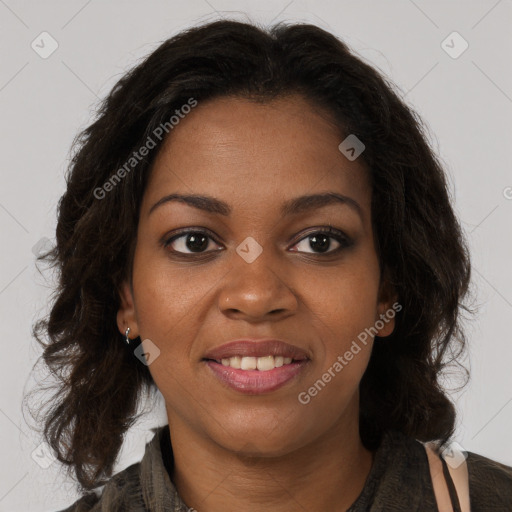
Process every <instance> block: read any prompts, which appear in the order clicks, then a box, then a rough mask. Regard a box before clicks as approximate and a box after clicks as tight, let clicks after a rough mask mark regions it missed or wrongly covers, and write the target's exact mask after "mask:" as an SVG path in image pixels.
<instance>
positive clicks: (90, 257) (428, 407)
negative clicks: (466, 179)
mask: <svg viewBox="0 0 512 512" xmlns="http://www.w3.org/2000/svg"><path fill="white" fill-rule="evenodd" d="M394 87H395V86H394V84H393V83H392V82H391V81H389V80H387V79H386V78H384V77H383V76H382V74H380V73H379V72H378V71H377V70H376V69H374V68H373V67H372V66H370V65H368V64H366V63H365V62H363V60H362V59H361V58H359V57H358V56H356V55H355V53H354V52H352V51H351V50H350V49H349V47H348V46H347V45H346V44H345V43H343V42H342V41H341V40H339V39H338V38H336V37H335V36H334V35H332V34H330V33H328V32H326V31H324V30H322V29H320V28H318V27H316V26H314V25H310V24H287V23H280V24H277V25H274V26H273V27H271V28H267V29H265V28H263V27H260V26H257V25H255V24H251V23H241V22H237V21H215V22H210V23H207V24H203V25H199V26H195V27H192V28H189V29H187V30H185V31H183V32H181V33H179V34H177V35H175V36H174V37H172V38H170V39H168V40H166V41H164V42H163V43H161V44H160V45H159V46H158V47H157V48H156V49H155V50H154V51H153V52H152V53H151V54H150V55H149V56H147V57H146V58H145V59H143V60H142V61H141V62H139V63H138V64H137V65H136V66H135V67H133V68H132V69H131V70H130V71H128V72H127V73H126V74H124V75H123V76H122V78H121V79H120V80H119V81H118V82H117V83H116V85H115V86H114V87H113V89H112V91H111V92H110V93H109V94H108V96H107V97H106V98H105V99H104V100H103V101H102V102H101V104H100V106H99V109H98V112H97V115H96V117H95V119H94V122H92V123H91V124H90V125H89V126H88V127H87V128H86V129H84V130H83V131H82V132H81V133H80V134H78V135H77V136H76V137H75V140H74V141H73V146H72V150H73V156H72V158H71V161H70V164H69V168H68V170H67V173H66V190H65V193H64V194H63V196H62V197H61V198H60V201H59V204H58V220H57V227H56V244H55V246H54V247H53V248H52V249H51V250H50V251H48V252H47V253H46V254H43V255H42V256H40V258H39V259H40V260H44V261H47V262H49V263H51V265H52V266H53V267H56V268H57V269H58V286H56V289H55V291H54V296H53V297H52V304H51V310H50V312H49V315H48V316H47V317H45V318H43V319H39V320H38V321H37V322H35V324H34V326H33V335H34V337H35V338H36V339H37V341H38V342H39V343H40V344H41V345H42V347H43V354H42V356H41V357H42V361H43V363H44V364H45V368H46V369H47V371H48V372H49V373H48V374H49V376H52V377H55V378H56V384H55V389H54V393H53V394H52V397H51V399H50V400H49V401H48V402H47V403H46V404H45V412H44V427H43V431H44V436H45V440H46V442H47V443H48V444H49V445H50V446H51V447H52V448H53V449H54V450H55V452H56V454H57V457H58V460H59V461H60V462H61V463H63V464H64V465H65V466H67V468H68V471H74V476H75V478H76V480H77V481H78V483H79V485H80V486H81V487H82V489H92V488H95V487H98V486H99V485H102V484H103V483H104V482H105V479H106V478H108V477H110V476H111V475H112V471H113V467H114V464H115V462H116V458H117V456H118V455H119V452H120V449H121V446H122V442H123V438H124V435H125V434H126V432H127V429H128V428H129V427H130V426H131V425H132V424H133V422H134V419H135V417H136V411H137V407H138V405H139V404H140V403H141V396H142V392H143V391H144V390H146V391H147V390H151V389H153V390H154V389H155V388H156V386H155V384H154V382H153V380H152V377H151V374H150V373H149V371H148V368H147V367H146V366H145V365H143V364H141V363H140V362H139V361H138V360H137V359H136V358H135V357H134V356H133V354H132V351H131V350H127V347H126V345H125V343H124V340H123V335H122V334H121V333H120V332H119V330H118V327H117V324H116V313H117V311H118V309H119V306H120V297H119V293H118V291H119V287H120V284H121V283H122V282H123V280H125V279H128V280H129V282H131V278H132V274H131V273H132V263H133V255H134V249H135V244H136V233H137V225H138V216H139V209H140V205H141V201H142V197H143V194H144V191H145V187H146V184H147V180H148V175H149V173H150V170H151V166H152V162H153V161H154V159H155V157H156V154H157V153H158V150H159V148H160V147H161V145H162V143H163V140H165V137H164V138H162V140H161V141H159V142H158V143H157V144H156V149H154V150H152V151H151V152H149V154H146V155H145V156H144V157H141V158H140V159H139V161H138V162H137V165H136V167H135V168H134V169H133V170H132V171H131V172H127V173H125V174H123V180H122V182H121V183H118V184H116V186H112V187H111V190H109V192H108V195H106V197H103V198H102V197H98V193H97V190H98V189H101V188H102V187H103V186H104V184H105V183H106V182H107V181H109V180H111V178H112V176H113V175H114V173H116V171H118V170H119V169H121V168H122V167H123V165H125V164H126V162H127V161H128V160H129V159H130V158H132V155H133V153H134V151H137V149H139V148H140V147H141V146H142V145H143V144H144V142H145V141H146V140H147V138H148V137H149V136H150V135H151V134H152V133H154V130H155V129H157V128H158V127H159V126H161V125H162V123H165V122H166V121H167V120H168V119H169V117H170V116H171V115H172V114H173V113H174V112H176V109H178V108H180V107H181V106H182V105H184V104H186V103H187V102H188V101H189V100H190V98H194V99H195V100H196V101H197V102H202V101H206V100H210V99H215V98H218V97H223V96H224V97H226V96H237V97H244V98H249V99H254V100H256V101H270V100H272V99H273V98H278V97H280V96H283V95H289V94H292V93H296V94H300V95H302V96H303V97H305V98H306V99H307V100H309V101H310V102H312V103H314V104H315V105H316V106H318V107H320V109H322V110H323V112H324V113H326V114H327V115H328V116H330V118H331V119H332V120H333V122H335V123H336V125H337V126H338V127H339V129H340V130H341V133H345V134H346V135H348V134H355V135H356V136H357V137H358V138H359V139H360V140H362V141H363V142H364V144H365V146H366V149H365V151H364V153H363V154H362V155H361V157H360V158H362V159H363V161H364V162H365V163H366V164H367V166H368V168H369V170H370V177H371V184H372V203H371V209H372V225H373V229H374V233H375V237H376V241H377V248H378V256H379V261H380V264H381V271H385V272H386V275H387V276H388V279H389V281H390V282H391V283H392V285H393V286H394V288H395V290H396V292H397V294H398V300H399V302H400V304H401V305H402V307H403V309H402V310H401V311H400V313H399V314H397V316H396V324H395V330H394V332H393V334H392V335H391V336H390V337H389V338H387V339H386V341H385V342H384V341H382V342H379V340H378V339H376V341H377V342H376V343H375V344H374V347H373V351H372V354H371V358H370V362H369V365H368V368H367V370H366V372H365V374H364V376H363V378H362V381H361V383H360V435H361V439H362V441H363V443H364V444H365V446H366V447H368V448H372V447H376V446H377V445H378V443H379V441H380V439H381V437H382V434H383V432H384V431H385V430H386V429H396V430H398V431H401V432H403V433H405V434H406V435H408V436H411V437H414V438H416V439H418V440H421V441H430V440H441V441H442V442H443V443H444V442H447V440H448V439H449V438H450V437H451V436H452V435H453V433H454V429H455V427H454V424H455V419H456V413H455V408H454V405H453V403H452V402H451V401H450V400H449V398H448V397H447V395H446V391H445V390H443V387H442V386H441V383H440V377H441V373H442V370H443V369H444V368H445V367H446V365H447V364H448V363H449V362H453V361H454V360H456V358H457V357H458V356H459V355H460V354H462V353H463V352H464V350H465V348H466V337H465V334H464V330H463V328H462V326H461V323H462V322H461V312H462V311H461V310H462V309H465V310H468V308H467V306H465V305H464V304H463V298H464V297H465V296H466V294H467V292H468V286H469V280H470V261H469V252H468V249H467V246H466V241H465V239H464V236H463V233H462V230H461V227H460V225H459V223H458V221H457V218H456V216H455V214H454V211H453V209H452V206H451V197H450V194H449V190H448V186H447V178H446V175H445V172H444V170H443V168H442V165H441V164H440V161H439V160H438V158H437V157H436V155H435V153H434V151H433V149H432V148H431V147H430V144H429V142H428V137H427V132H426V130H425V125H424V124H423V122H422V120H421V119H420V117H419V116H418V114H416V112H415V111H414V110H413V109H412V108H411V107H408V106H407V105H406V104H405V103H404V102H403V101H402V100H401V99H400V97H399V94H397V92H395V91H394ZM171 136H172V134H171ZM43 335H44V336H43ZM450 355H451V358H450V357H449V356H450ZM41 407H42V406H41ZM46 409H47V410H46Z"/></svg>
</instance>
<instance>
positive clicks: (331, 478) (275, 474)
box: [169, 415, 373, 512]
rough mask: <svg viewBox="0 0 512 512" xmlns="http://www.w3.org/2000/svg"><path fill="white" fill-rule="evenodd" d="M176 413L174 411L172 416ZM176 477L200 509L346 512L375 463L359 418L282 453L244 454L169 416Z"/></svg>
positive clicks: (185, 497) (216, 511) (184, 495)
mask: <svg viewBox="0 0 512 512" xmlns="http://www.w3.org/2000/svg"><path fill="white" fill-rule="evenodd" d="M169 416H170V415H169ZM169 428H170V436H171V443H172V449H173V455H174V468H173V475H172V480H173V483H174V485H175V486H176V488H177V490H178V493H179V495H180V497H181V498H182V500H183V501H184V502H185V503H186V504H187V506H188V507H192V509H195V510H197V511H199V512H221V511H222V512H225V511H226V510H244V511H247V512H253V511H261V510H263V509H264V507H268V509H269V510H270V509H271V510H272V511H273V512H285V511H286V512H291V511H295V510H297V511H304V510H310V511H312V512H316V511H318V512H320V511H322V512H324V511H325V510H336V511H345V510H347V509H348V508H349V507H350V506H351V505H352V504H353V503H354V501H355V500H356V499H357V497H358V496H359V494H360V493H361V491H362V489H363V487H364V484H365V481H366V478H367V477H368V474H369V472H370V469H371V466H372V463H373V454H372V452H370V451H368V450H367V449H366V448H365V447H364V446H363V444H362V442H361V439H360V437H359V429H358V422H357V416H356V420H352V421H345V420H344V419H343V418H340V421H339V422H338V423H336V424H335V425H334V426H333V427H332V428H331V429H330V430H329V431H328V432H326V433H325V434H324V435H323V436H322V437H321V438H319V439H316V440H314V441H313V442H311V443H310V444H308V445H305V446H302V447H300V449H296V450H294V451H291V452H289V453H287V454H285V455H282V456H279V457H262V456H259V457H255V456H243V455H241V454H240V452H238V453H236V452H233V451H230V450H227V449H225V448H224V447H222V446H220V445H219V444H217V443H215V442H214V441H213V440H211V439H209V438H206V437H204V436H200V435H198V434H197V433H196V432H194V431H192V430H191V429H190V428H188V427H186V425H184V424H183V423H180V421H179V418H177V417H172V418H171V417H169Z"/></svg>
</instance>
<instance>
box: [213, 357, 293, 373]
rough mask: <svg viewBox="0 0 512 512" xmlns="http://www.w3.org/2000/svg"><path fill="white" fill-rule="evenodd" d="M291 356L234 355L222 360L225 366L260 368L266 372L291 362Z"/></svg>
mask: <svg viewBox="0 0 512 512" xmlns="http://www.w3.org/2000/svg"><path fill="white" fill-rule="evenodd" d="M291 362H292V358H291V357H283V356H264V357H240V356H233V357H229V358H225V359H222V360H221V363H222V365H223V366H230V367H231V368H236V369H237V370H238V369H241V370H256V369H258V370H260V371H262V372H266V371H268V370H273V369H274V368H280V367H281V366H283V364H290V363H291Z"/></svg>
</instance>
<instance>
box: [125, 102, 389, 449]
mask: <svg viewBox="0 0 512 512" xmlns="http://www.w3.org/2000/svg"><path fill="white" fill-rule="evenodd" d="M342 140H343V139H342V136H341V135H340V133H339V132H338V131H337V130H336V129H335V127H334V126H333V125H332V124H330V123H329V122H328V121H327V120H326V116H325V115H323V116H322V115H321V113H320V112H319V111H318V109H316V108H315V107H314V106H313V105H312V104H310V103H308V102H307V100H305V99H303V98H302V97H300V96H290V97H286V98H280V99H278V100H274V101H272V102H271V103H266V104H257V103H253V102H250V101H249V100H246V99H235V98H222V99H215V100H212V101H209V102H205V103H199V104H198V106H197V107H196V108H195V109H194V110H192V112H190V113H189V114H188V115H187V116H186V117H185V118H184V119H182V120H180V122H179V124H178V125H177V126H175V127H174V128H173V131H172V132H171V133H170V136H169V137H168V139H167V140H166V142H165V144H164V146H163V147H162V148H161V150H160V152H159V154H158V155H157V158H156V161H155V163H154V167H153V169H152V172H151V175H150V177H149V182H148V185H147V189H146V191H145V194H144V197H143V201H142V206H141V212H140V220H139V226H138V234H137V245H136V249H135V255H134V263H133V288H130V286H129V284H128V283H124V285H123V287H122V289H121V290H120V295H121V308H120V310H119V312H118V316H117V321H118V326H119V330H120V332H121V333H123V334H124V332H125V330H126V328H127V327H130V338H134V337H135V336H137V335H139V336H140V337H141V339H142V340H151V344H149V345H148V344H147V341H145V348H147V347H149V349H147V350H148V351H149V352H151V351H153V353H154V354H156V352H154V351H155V348H154V347H157V348H158V350H159V351H160V352H159V354H158V356H157V357H154V358H152V362H151V359H150V360H149V361H150V364H149V370H150V372H151V374H152V376H153V378H154V381H155V383H156V385H157V386H158V388H159V389H160V391H161V393H162V394H163V397H164V399H165V402H166V407H167V414H168V418H169V423H170V424H174V425H182V426H183V428H187V429H189V430H190V431H193V432H195V433H196V434H197V435H200V436H202V437H203V438H207V439H210V440H213V441H214V442H215V443H217V444H218V445H220V446H223V447H225V448H227V449H231V450H236V451H239V450H243V448H244V447H245V446H247V445H248V442H250V444H251V446H253V447H255V449H257V450H258V451H259V452H262V453H266V454H269V455H278V454H283V453H286V452H289V451H290V450H293V449H298V448H300V447H301V446H304V445H306V444H308V443H311V442H312V441H314V440H315V439H318V438H320V436H322V435H324V434H325V433H327V432H329V431H333V430H334V429H336V428H339V427H340V426H343V425H348V424H349V423H350V422H353V421H356V422H357V418H358V400H359V395H358V385H359V382H360V380H361V377H362V375H363V373H364V371H365V369H366V366H367V363H368V360H369V357H370V352H371V347H372V342H373V334H374V331H370V332H371V334H370V336H368V334H366V343H362V342H361V341H358V340H361V339H362V338H363V337H364V336H361V333H363V332H365V329H368V328H370V327H374V326H375V325H376V322H377V321H378V320H379V319H380V318H381V317H380V315H383V314H385V313H386V311H388V310H389V309H390V307H391V304H392V300H390V299H389V298H388V296H389V294H388V293H386V290H385V286H384V283H381V282H380V268H379V263H378V258H377V254H376V249H375V245H374V238H373V232H372V225H371V210H370V203H371V186H370V181H369V175H368V170H367V169H366V168H365V166H364V163H363V162H362V160H361V159H356V160H354V161H349V160H348V159H347V158H346V157H345V156H344V155H343V154H342V153H341V152H340V150H339V149H338V145H339V144H340V142H341V141H342ZM170 194H183V195H200V196H208V197H209V198H215V200H216V201H218V202H222V203H225V204H223V205H220V206H219V205H217V206H216V207H214V208H210V209H209V211H206V210H205V209H203V208H199V207H197V206H199V205H198V204H197V203H196V206H193V205H192V204H189V203H187V202H184V201H180V200H168V201H163V202H160V204H159V205H158V206H155V207H154V205H156V204H157V203H158V202H159V201H160V200H162V198H164V197H166V196H168V195H170ZM315 194H333V195H334V194H336V195H338V196H339V197H342V199H343V198H344V199H343V200H336V201H327V200H325V198H324V200H320V201H319V200H317V201H309V202H307V201H302V202H301V203H299V204H297V203H296V204H295V206H296V207H295V208H292V207H291V206H292V205H293V203H292V201H293V200H294V199H296V198H298V197H301V196H308V195H315ZM206 204H207V202H206V201H202V203H201V205H203V206H205V205H206ZM284 205H287V206H288V208H287V209H286V211H284V210H283V206H284ZM228 211H229V213H228ZM328 229H330V230H331V231H330V232H329V233H325V232H322V231H325V230H328ZM382 324H384V325H383V326H382ZM378 326H379V327H380V329H377V330H378V335H379V336H387V335H389V334H390V333H391V332H392V330H393V320H392V319H391V320H389V321H386V322H379V323H378ZM366 333H368V331H366ZM358 336H359V338H358ZM262 338H265V339H267V338H271V339H279V340H283V341H285V342H286V343H289V344H290V345H293V346H295V347H298V348H299V349H301V350H302V351H303V353H305V354H307V360H303V361H302V362H301V363H292V365H296V367H297V368H299V369H298V370H297V371H295V373H293V372H291V373H293V376H292V377H291V378H289V379H288V380H286V381H285V383H284V384H281V385H280V387H278V388H277V389H272V390H267V391H263V392H257V393H252V394H251V393H249V394H248V393H247V392H243V391H240V390H239V389H234V388H233V387H231V386H230V385H227V384H226V383H225V382H224V381H223V380H222V379H220V378H219V377H218V372H217V371H213V370H212V365H211V361H210V362H208V361H206V360H205V359H204V358H205V356H206V354H207V353H208V352H209V351H211V350H212V349H215V348H217V347H219V346H221V345H223V344H225V343H226V342H227V341H231V340H237V339H253V340H255V339H256V340H261V339H262ZM354 342H356V345H357V346H358V347H359V350H358V351H357V349H356V348H355V345H354ZM348 352H350V353H351V354H352V357H350V355H349V354H348ZM340 357H341V359H342V360H343V361H344V363H342V362H341V361H340ZM336 363H338V365H336ZM213 364H217V363H213ZM340 365H341V369H340ZM218 366H220V367H221V368H222V364H221V365H218ZM282 370H283V368H277V369H274V370H272V371H273V372H275V373H279V372H281V373H282ZM242 371H243V370H237V372H238V373H240V372H242ZM252 371H253V372H254V371H259V370H252ZM325 374H328V375H330V378H329V377H325ZM319 379H320V380H322V382H323V383H324V385H323V386H321V385H318V384H317V386H316V388H314V385H315V382H317V381H318V380H319ZM326 381H327V382H326ZM312 388H314V389H316V393H315V391H314V390H313V391H311V389H312ZM308 397H309V399H308ZM301 398H302V399H301ZM291 433H292V434H293V435H290V434H291Z"/></svg>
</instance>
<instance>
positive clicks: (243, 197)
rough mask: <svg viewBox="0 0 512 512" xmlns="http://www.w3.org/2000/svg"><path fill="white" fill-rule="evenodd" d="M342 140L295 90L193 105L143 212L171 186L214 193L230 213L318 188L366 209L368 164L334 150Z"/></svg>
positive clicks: (176, 130)
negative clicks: (258, 99) (351, 198)
mask: <svg viewBox="0 0 512 512" xmlns="http://www.w3.org/2000/svg"><path fill="white" fill-rule="evenodd" d="M343 138H344V135H343V133H342V131H341V130H340V129H339V128H338V127H337V126H336V125H335V124H334V123H333V122H332V121H331V119H330V117H329V115H328V113H327V112H325V111H323V110H321V109H319V108H318V107H317V106H316V105H315V104H314V103H312V102H309V101H308V100H306V99H305V98H303V97H302V96H299V95H290V96H287V97H281V98H278V99H275V100H272V101H269V102H266V103H257V102H254V101H251V100H249V99H245V98H233V97H223V98H218V99H214V100H210V101H206V102H204V103H201V102H199V104H198V105H197V106H196V107H195V108H194V109H193V110H192V111H191V112H190V113H189V114H187V115H185V116H183V118H182V119H180V121H179V123H178V124H177V125H175V126H174V127H173V129H172V131H171V132H170V133H169V135H168V136H167V138H166V140H165V141H164V143H163V145H162V147H161V149H160V151H159V153H158V155H157V157H156V159H155V162H154V164H153V168H152V170H151V175H150V177H149V181H148V185H147V189H146V193H145V197H144V200H143V209H146V211H147V210H148V209H149V208H150V207H151V205H152V204H154V203H155V202H156V201H158V200H159V199H160V198H161V196H162V195H164V194H166V193H172V192H177V191H179V192H182V193H204V194H207V195H212V196H216V197H219V198H221V199H223V200H225V201H228V202H229V203H230V204H233V205H234V209H235V210H236V204H240V205H242V204H246V205H247V204H249V203H250V204H251V205H255V204H256V203H257V204H258V205H259V206H264V205H265V204H267V205H270V203H272V202H275V201H276V200H277V199H278V198H281V200H282V199H283V198H287V197H295V196H299V195H302V194H305V193H308V192H314V191H319V190H322V191H324V190H332V191H338V192H339V193H343V194H346V195H352V196H356V197H357V199H356V200H358V202H360V203H367V206H368V205H369V199H370V198H369V196H370V187H369V178H368V172H367V169H366V167H365V165H364V163H363V161H362V159H359V161H358V160H355V161H349V160H348V159H347V158H346V157H345V156H344V155H343V154H342V153H341V152H340V151H339V149H338V146H339V144H340V142H341V141H342V140H343ZM362 206H363V205H362Z"/></svg>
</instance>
